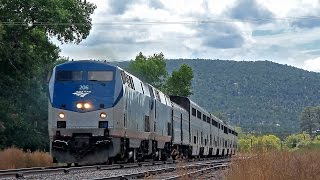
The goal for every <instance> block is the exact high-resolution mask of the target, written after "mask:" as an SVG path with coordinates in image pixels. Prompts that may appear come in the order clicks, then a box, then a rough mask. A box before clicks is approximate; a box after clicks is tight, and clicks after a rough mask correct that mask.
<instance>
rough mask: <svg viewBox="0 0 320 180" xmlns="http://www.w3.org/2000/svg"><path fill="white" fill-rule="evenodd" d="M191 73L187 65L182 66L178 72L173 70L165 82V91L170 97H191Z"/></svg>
mask: <svg viewBox="0 0 320 180" xmlns="http://www.w3.org/2000/svg"><path fill="white" fill-rule="evenodd" d="M192 78H193V72H192V69H191V67H189V66H188V65H187V64H182V65H181V66H180V68H179V70H177V71H176V70H174V71H173V72H172V74H171V76H170V77H169V78H168V80H167V82H166V88H165V91H166V92H167V93H168V94H170V95H175V96H184V97H188V96H190V95H192V92H191V90H192V84H191V83H192Z"/></svg>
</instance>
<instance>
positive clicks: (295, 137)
mask: <svg viewBox="0 0 320 180" xmlns="http://www.w3.org/2000/svg"><path fill="white" fill-rule="evenodd" d="M284 142H285V144H286V146H287V147H288V148H297V147H304V146H307V145H308V144H310V142H311V137H310V135H309V134H305V133H301V134H292V135H290V136H288V137H286V139H285V141H284Z"/></svg>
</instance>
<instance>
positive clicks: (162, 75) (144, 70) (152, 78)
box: [128, 52, 168, 89]
mask: <svg viewBox="0 0 320 180" xmlns="http://www.w3.org/2000/svg"><path fill="white" fill-rule="evenodd" d="M128 71H129V72H130V73H132V74H134V75H135V76H137V77H139V78H140V79H141V80H142V81H145V82H147V83H149V84H151V85H152V86H154V87H156V88H159V89H161V88H162V87H163V85H164V82H165V79H166V77H167V75H168V73H167V70H166V62H165V59H164V55H163V54H162V53H159V54H153V55H152V56H149V57H146V56H144V55H143V54H142V52H140V53H139V54H138V55H137V56H136V58H135V60H134V61H132V62H131V63H130V64H129V68H128Z"/></svg>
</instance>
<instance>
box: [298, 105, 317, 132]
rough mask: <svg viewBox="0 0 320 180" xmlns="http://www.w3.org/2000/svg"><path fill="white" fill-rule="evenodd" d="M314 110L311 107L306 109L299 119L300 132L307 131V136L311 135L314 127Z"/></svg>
mask: <svg viewBox="0 0 320 180" xmlns="http://www.w3.org/2000/svg"><path fill="white" fill-rule="evenodd" d="M314 112H315V111H314V108H313V107H310V106H308V107H306V108H304V110H303V111H302V113H301V118H300V127H301V130H302V131H307V132H308V134H310V135H311V134H312V130H313V129H314V127H315V121H314Z"/></svg>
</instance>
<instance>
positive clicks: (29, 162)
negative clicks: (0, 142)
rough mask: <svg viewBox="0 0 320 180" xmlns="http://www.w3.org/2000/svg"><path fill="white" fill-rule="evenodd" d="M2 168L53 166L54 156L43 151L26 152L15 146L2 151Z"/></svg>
mask: <svg viewBox="0 0 320 180" xmlns="http://www.w3.org/2000/svg"><path fill="white" fill-rule="evenodd" d="M0 162H1V163H0V169H15V168H26V167H46V166H52V157H51V156H50V155H49V154H48V153H46V152H41V151H35V152H24V151H23V150H21V149H17V148H15V147H12V148H8V149H5V150H3V151H0Z"/></svg>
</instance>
